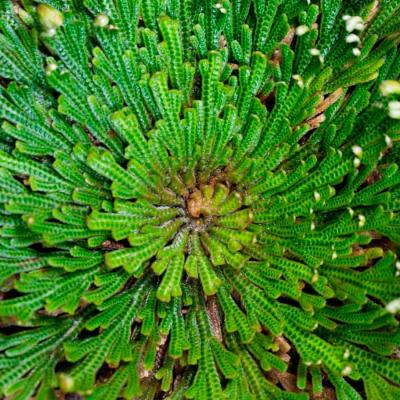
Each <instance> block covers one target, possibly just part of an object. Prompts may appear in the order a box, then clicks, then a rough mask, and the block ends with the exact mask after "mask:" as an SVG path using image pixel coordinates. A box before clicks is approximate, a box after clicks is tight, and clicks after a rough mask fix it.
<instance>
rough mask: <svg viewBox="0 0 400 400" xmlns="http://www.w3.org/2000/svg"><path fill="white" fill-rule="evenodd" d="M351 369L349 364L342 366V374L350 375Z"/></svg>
mask: <svg viewBox="0 0 400 400" xmlns="http://www.w3.org/2000/svg"><path fill="white" fill-rule="evenodd" d="M351 371H352V368H351V366H350V365H347V366H346V367H344V368H343V370H342V375H350V374H351Z"/></svg>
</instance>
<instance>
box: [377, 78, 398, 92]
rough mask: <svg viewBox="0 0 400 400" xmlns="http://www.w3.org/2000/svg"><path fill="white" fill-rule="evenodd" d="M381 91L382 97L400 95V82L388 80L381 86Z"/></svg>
mask: <svg viewBox="0 0 400 400" xmlns="http://www.w3.org/2000/svg"><path fill="white" fill-rule="evenodd" d="M379 90H380V92H381V94H382V96H389V95H391V94H400V82H398V81H392V80H387V81H383V82H382V83H381V84H380V85H379Z"/></svg>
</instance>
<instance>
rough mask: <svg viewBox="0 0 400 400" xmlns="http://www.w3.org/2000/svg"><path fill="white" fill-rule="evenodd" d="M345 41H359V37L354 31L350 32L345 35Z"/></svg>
mask: <svg viewBox="0 0 400 400" xmlns="http://www.w3.org/2000/svg"><path fill="white" fill-rule="evenodd" d="M346 43H360V37H359V36H357V35H355V34H354V33H350V35H347V36H346Z"/></svg>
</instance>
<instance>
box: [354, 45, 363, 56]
mask: <svg viewBox="0 0 400 400" xmlns="http://www.w3.org/2000/svg"><path fill="white" fill-rule="evenodd" d="M352 52H353V55H355V56H356V57H359V56H360V55H361V50H360V49H359V48H357V47H355V48H354V49H353V50H352Z"/></svg>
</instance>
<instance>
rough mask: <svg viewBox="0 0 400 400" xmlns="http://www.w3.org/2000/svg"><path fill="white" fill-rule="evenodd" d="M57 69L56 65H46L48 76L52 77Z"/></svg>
mask: <svg viewBox="0 0 400 400" xmlns="http://www.w3.org/2000/svg"><path fill="white" fill-rule="evenodd" d="M56 69H57V64H56V63H50V64H47V65H46V75H50V74H51V73H52V72H53V71H55V70H56Z"/></svg>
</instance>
